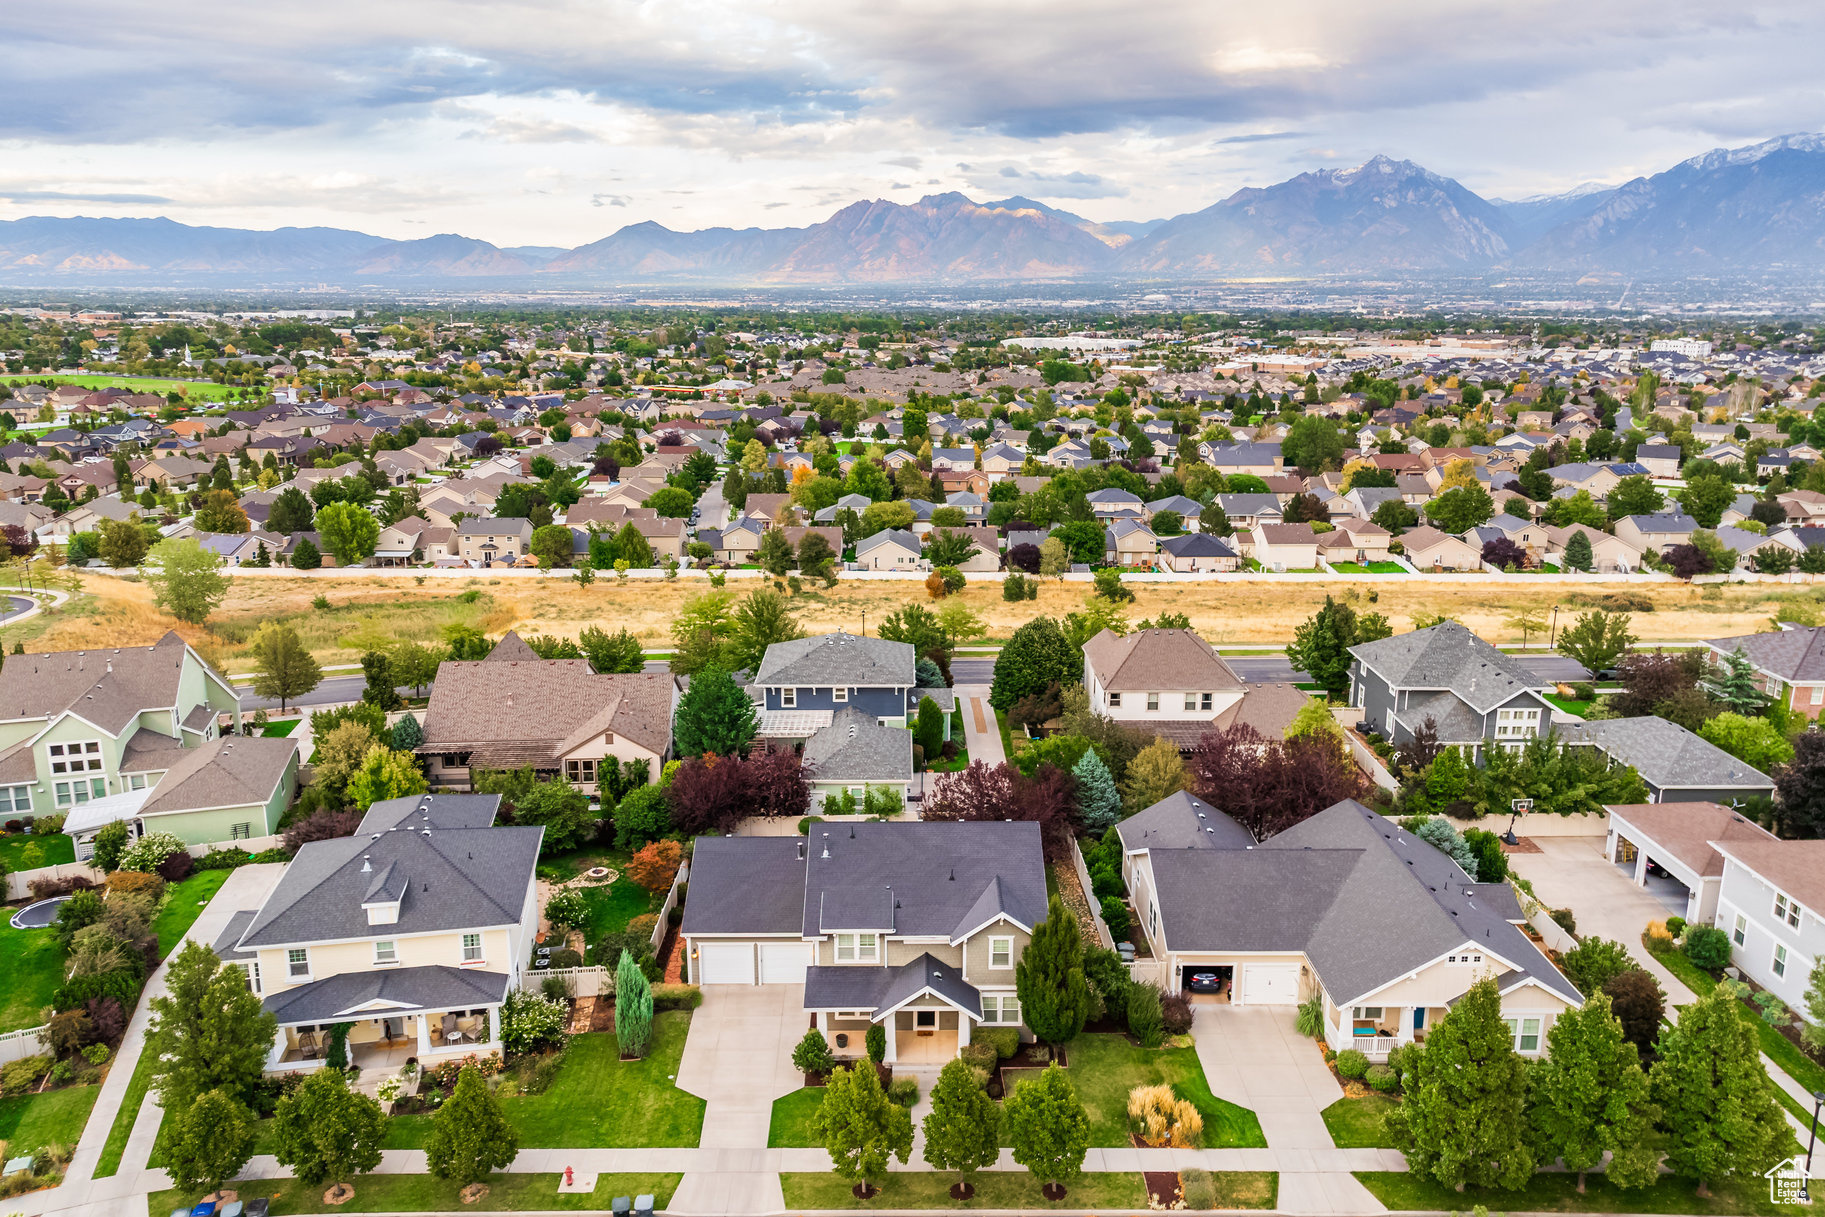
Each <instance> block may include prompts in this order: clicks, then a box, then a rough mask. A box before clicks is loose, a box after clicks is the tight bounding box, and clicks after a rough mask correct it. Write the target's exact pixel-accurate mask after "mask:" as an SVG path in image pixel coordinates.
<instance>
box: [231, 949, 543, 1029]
mask: <svg viewBox="0 0 1825 1217" xmlns="http://www.w3.org/2000/svg"><path fill="white" fill-rule="evenodd" d="M511 979H512V977H511V975H510V974H509V973H506V972H483V971H479V970H477V969H474V968H452V967H447V966H444V965H441V964H439V965H434V966H430V967H419V968H383V969H379V970H377V971H367V972H344V973H342V974H341V975H338V976H331V977H327V978H325V979H323V980H319V981H313V982H312V983H310V984H307V985H299V986H298V987H297V988H295V989H287V990H285V992H283V993H275V994H273V995H272V996H271V997H268V998H267V999H266V1000H265V1001H263V1002H262V1003H261V1005H262V1006H263V1007H264V1008H265V1010H266V1012H267V1013H269V1014H272V1015H274V1016H276V1017H277V1018H278V1020H279V1023H280V1025H281V1026H286V1027H293V1026H304V1025H307V1024H311V1023H334V1022H342V1021H345V1020H346V1019H348V1018H349V1017H350V1016H353V1015H359V1014H366V1015H369V1016H371V1017H375V1018H388V1017H392V1016H394V1015H398V1014H415V1013H418V1012H419V1011H429V1012H433V1013H435V1012H440V1011H450V1010H461V1009H466V1008H472V1007H475V1006H497V1005H499V1004H500V1003H501V1002H503V1001H505V1000H506V997H507V986H508V982H509V981H510V980H511Z"/></svg>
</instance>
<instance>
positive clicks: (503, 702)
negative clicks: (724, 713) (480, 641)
mask: <svg viewBox="0 0 1825 1217" xmlns="http://www.w3.org/2000/svg"><path fill="white" fill-rule="evenodd" d="M674 687H675V682H674V679H673V677H672V676H671V675H670V674H668V673H664V672H634V673H618V674H614V675H598V674H596V673H595V672H593V671H591V670H590V666H589V661H588V660H586V659H534V660H506V661H503V662H490V661H489V660H467V661H458V660H446V661H445V662H443V663H442V664H439V665H438V668H437V681H436V683H435V684H433V685H432V686H431V704H430V706H429V707H428V708H427V709H426V710H425V724H424V729H425V742H424V745H423V747H422V748H421V749H420V751H422V752H462V751H474V752H484V751H485V752H486V753H487V754H488V755H489V756H493V755H494V754H495V753H497V752H501V750H503V749H506V750H508V751H510V752H511V753H512V755H513V756H515V757H518V758H520V759H518V760H517V762H516V764H517V765H526V764H532V763H534V762H535V761H545V762H549V761H551V760H554V759H556V758H557V757H559V756H562V755H563V754H564V753H565V752H566V751H569V750H570V749H572V748H575V747H576V746H578V745H579V744H581V743H582V742H583V741H584V740H585V739H587V738H589V736H591V735H594V734H597V733H600V732H603V731H613V732H614V733H615V734H617V735H622V736H625V737H627V738H628V739H630V740H632V741H633V742H634V743H636V744H638V745H640V746H641V747H642V748H645V749H647V750H648V751H650V752H654V753H658V754H660V755H664V753H665V751H666V748H667V746H668V745H669V744H670V742H671V737H672V691H673V689H674ZM474 759H475V758H473V757H472V758H471V760H472V761H473V760H474ZM484 767H487V768H494V767H496V766H495V765H493V764H489V765H486V766H484Z"/></svg>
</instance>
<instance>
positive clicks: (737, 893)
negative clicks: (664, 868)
mask: <svg viewBox="0 0 1825 1217" xmlns="http://www.w3.org/2000/svg"><path fill="white" fill-rule="evenodd" d="M804 844H805V839H804V838H803V837H699V838H697V845H696V847H695V849H694V850H693V851H692V854H691V898H690V899H689V900H688V901H686V902H685V906H684V924H683V927H682V928H683V931H684V933H686V934H792V935H795V936H796V935H797V934H799V932H800V929H801V927H802V923H803V919H804V912H805V860H804V858H802V857H801V856H800V855H799V850H800V848H801V847H802V846H803V845H804Z"/></svg>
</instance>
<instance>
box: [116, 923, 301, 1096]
mask: <svg viewBox="0 0 1825 1217" xmlns="http://www.w3.org/2000/svg"><path fill="white" fill-rule="evenodd" d="M148 1009H149V1010H150V1012H151V1015H152V1021H151V1024H150V1026H149V1027H148V1028H147V1030H146V1052H147V1053H149V1054H150V1055H148V1056H147V1057H146V1058H145V1059H146V1060H147V1061H149V1062H150V1063H151V1069H152V1085H153V1088H154V1089H156V1090H157V1091H158V1095H159V1102H160V1103H161V1104H162V1105H163V1106H164V1108H165V1110H166V1111H168V1112H169V1111H182V1110H185V1109H186V1108H188V1107H190V1106H191V1105H192V1104H193V1103H195V1102H196V1100H197V1099H198V1098H200V1097H201V1096H203V1095H204V1094H207V1093H208V1092H209V1091H212V1090H220V1091H223V1092H224V1093H226V1094H228V1095H230V1096H231V1097H233V1098H235V1099H238V1100H240V1101H242V1102H245V1101H247V1100H248V1099H249V1098H250V1097H251V1096H252V1095H253V1091H254V1087H255V1086H257V1085H258V1084H259V1081H260V1076H261V1073H262V1071H263V1070H264V1068H265V1065H266V1050H267V1049H268V1048H270V1047H271V1046H272V1039H273V1036H274V1035H275V1034H277V1032H278V1026H279V1024H278V1020H277V1019H275V1018H274V1017H273V1016H272V1015H270V1014H268V1013H266V1012H265V1011H264V1010H262V1009H261V1007H260V999H259V998H258V997H256V996H255V995H254V994H253V993H252V992H250V991H249V990H248V988H247V979H246V975H245V973H243V972H242V971H241V969H239V968H234V967H227V966H225V965H223V963H222V961H221V960H219V959H217V958H216V955H215V952H214V951H211V950H210V949H209V948H208V947H206V946H204V945H203V944H202V943H200V942H197V941H196V940H194V939H191V940H190V941H188V942H186V943H185V944H184V947H183V949H182V950H180V951H179V952H178V953H177V957H176V958H175V959H173V960H172V961H171V964H170V966H169V967H168V968H167V970H166V988H165V992H164V993H163V994H162V995H160V996H158V997H155V998H153V999H152V1000H151V1002H150V1003H149V1004H148Z"/></svg>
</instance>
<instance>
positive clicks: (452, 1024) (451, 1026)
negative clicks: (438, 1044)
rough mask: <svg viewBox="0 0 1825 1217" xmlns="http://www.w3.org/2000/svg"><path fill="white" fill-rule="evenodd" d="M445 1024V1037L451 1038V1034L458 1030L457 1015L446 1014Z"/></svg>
mask: <svg viewBox="0 0 1825 1217" xmlns="http://www.w3.org/2000/svg"><path fill="white" fill-rule="evenodd" d="M443 1025H444V1038H445V1039H449V1038H450V1036H451V1035H452V1034H453V1033H454V1032H455V1031H456V1015H454V1014H446V1015H444V1020H443Z"/></svg>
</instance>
